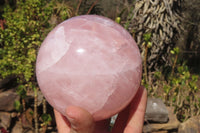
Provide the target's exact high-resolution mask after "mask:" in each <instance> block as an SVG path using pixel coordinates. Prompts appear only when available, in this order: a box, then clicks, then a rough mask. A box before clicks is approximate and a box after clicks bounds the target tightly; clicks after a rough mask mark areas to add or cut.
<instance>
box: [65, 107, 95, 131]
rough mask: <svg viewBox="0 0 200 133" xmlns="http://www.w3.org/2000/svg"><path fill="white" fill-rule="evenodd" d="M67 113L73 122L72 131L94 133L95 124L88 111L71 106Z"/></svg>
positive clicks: (71, 122)
mask: <svg viewBox="0 0 200 133" xmlns="http://www.w3.org/2000/svg"><path fill="white" fill-rule="evenodd" d="M66 115H67V119H68V120H69V122H70V124H71V125H70V127H71V128H70V133H93V131H94V126H95V124H94V120H93V117H92V115H91V114H90V113H89V112H88V111H86V110H84V109H82V108H80V107H76V106H70V107H68V108H67V109H66Z"/></svg>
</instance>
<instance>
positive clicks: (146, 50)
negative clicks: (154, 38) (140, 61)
mask: <svg viewBox="0 0 200 133" xmlns="http://www.w3.org/2000/svg"><path fill="white" fill-rule="evenodd" d="M147 54H148V46H147V44H145V55H144V76H145V82H146V83H148V75H147Z"/></svg>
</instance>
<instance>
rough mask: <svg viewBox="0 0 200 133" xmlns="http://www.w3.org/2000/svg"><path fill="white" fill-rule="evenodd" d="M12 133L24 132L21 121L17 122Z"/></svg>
mask: <svg viewBox="0 0 200 133" xmlns="http://www.w3.org/2000/svg"><path fill="white" fill-rule="evenodd" d="M11 133H23V128H22V124H21V122H17V123H16V124H15V126H14V127H13V129H12V132H11Z"/></svg>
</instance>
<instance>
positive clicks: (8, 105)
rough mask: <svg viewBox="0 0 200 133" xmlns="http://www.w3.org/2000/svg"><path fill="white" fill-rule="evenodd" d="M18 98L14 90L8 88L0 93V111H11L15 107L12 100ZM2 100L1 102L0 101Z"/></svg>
mask: <svg viewBox="0 0 200 133" xmlns="http://www.w3.org/2000/svg"><path fill="white" fill-rule="evenodd" d="M15 100H19V96H18V94H17V93H16V92H14V91H12V90H9V91H5V92H1V93H0V101H1V102H0V111H12V110H14V109H15V107H14V102H15ZM2 101H3V102H2Z"/></svg>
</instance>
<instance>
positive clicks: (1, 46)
mask: <svg viewBox="0 0 200 133" xmlns="http://www.w3.org/2000/svg"><path fill="white" fill-rule="evenodd" d="M71 10H72V9H71V8H70V7H69V6H68V5H67V3H65V2H63V0H60V2H58V1H56V0H51V1H49V0H25V1H24V0H18V1H16V4H15V5H12V6H10V5H4V12H3V14H2V17H3V19H5V28H2V29H0V79H4V78H6V77H8V76H14V77H16V79H17V83H18V88H17V90H16V91H17V93H18V94H19V95H20V97H21V102H19V101H16V102H15V107H16V110H18V111H21V112H22V111H25V100H24V98H25V97H26V94H27V91H31V92H36V93H37V91H35V90H38V87H37V82H36V78H35V61H36V54H37V51H38V49H39V47H40V45H41V43H42V41H43V40H44V38H45V37H46V35H47V33H48V32H49V31H50V30H51V29H52V28H53V27H54V26H55V25H56V24H57V23H59V22H61V21H63V20H65V19H67V18H69V17H70V16H71V12H72V11H71ZM53 20H56V22H55V21H53ZM52 21H53V22H52ZM35 98H37V94H35ZM35 101H36V102H37V100H35ZM21 103H22V104H21ZM34 104H35V105H37V103H34ZM34 107H35V106H34ZM35 108H37V106H36V107H35ZM35 108H34V109H35ZM34 111H37V110H34ZM44 112H46V111H44ZM36 113H37V112H34V115H35V114H36ZM47 116H48V117H47ZM36 117H37V115H36ZM42 118H43V119H42V120H43V123H45V125H46V124H47V122H48V121H50V120H51V118H50V117H49V115H48V114H43V115H42ZM36 120H37V118H35V121H36ZM36 122H37V121H36ZM35 128H37V127H35ZM36 130H37V129H36ZM36 132H37V131H36Z"/></svg>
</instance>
